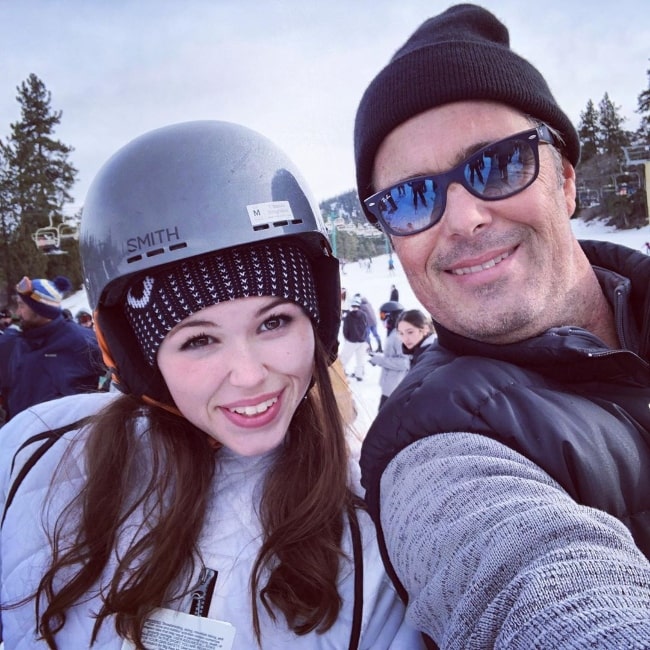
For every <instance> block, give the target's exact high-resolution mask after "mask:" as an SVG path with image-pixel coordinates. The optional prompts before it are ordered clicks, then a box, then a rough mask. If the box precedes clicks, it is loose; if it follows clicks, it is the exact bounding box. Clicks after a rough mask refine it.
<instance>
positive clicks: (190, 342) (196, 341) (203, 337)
mask: <svg viewBox="0 0 650 650" xmlns="http://www.w3.org/2000/svg"><path fill="white" fill-rule="evenodd" d="M213 341H214V338H213V337H211V336H208V335H207V334H199V335H198V336H193V337H192V338H191V339H187V341H185V342H184V343H183V344H182V345H181V350H195V349H196V348H202V347H205V346H206V345H210V343H212V342H213Z"/></svg>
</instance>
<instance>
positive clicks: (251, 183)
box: [0, 121, 422, 650]
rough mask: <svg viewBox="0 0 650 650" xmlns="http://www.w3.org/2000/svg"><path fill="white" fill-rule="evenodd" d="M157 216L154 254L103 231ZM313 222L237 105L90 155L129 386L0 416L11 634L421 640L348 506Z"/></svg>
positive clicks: (351, 642)
mask: <svg viewBox="0 0 650 650" xmlns="http://www.w3.org/2000/svg"><path fill="white" fill-rule="evenodd" d="M188 189H191V192H189V191H188ZM117 206H119V209H117ZM280 207H281V208H282V210H284V217H286V220H285V219H283V220H282V221H283V222H284V224H286V225H282V226H277V225H274V224H275V222H277V220H278V209H279V208H280ZM261 223H265V224H267V225H268V228H266V229H261V228H259V226H260V224H261ZM152 228H157V229H158V231H159V232H162V233H169V235H170V236H169V241H167V242H166V243H165V245H164V247H163V249H162V250H161V249H160V242H158V241H156V242H155V250H156V253H157V254H156V255H147V252H148V251H149V250H154V249H153V248H151V249H149V248H147V247H146V244H145V248H143V249H142V250H141V251H140V255H139V257H138V256H135V255H134V254H133V252H132V251H131V252H128V251H127V249H126V247H125V248H121V247H118V246H109V245H108V244H109V242H112V241H114V238H116V239H115V240H117V241H127V240H129V239H130V238H131V237H136V233H138V232H146V231H147V230H150V229H152ZM325 233H326V230H325V227H324V224H323V222H322V220H321V217H320V213H319V211H318V204H317V203H316V202H315V200H314V199H313V198H312V197H311V194H310V193H309V190H308V188H307V187H306V186H305V185H304V182H303V181H302V180H301V178H300V176H299V175H298V172H297V171H296V170H295V168H294V167H293V165H292V163H291V162H290V161H289V160H288V159H287V158H286V156H285V155H284V154H283V153H282V152H281V151H280V150H279V149H278V148H277V147H276V146H275V145H273V144H272V143H271V142H269V141H268V140H267V139H266V138H264V137H263V136H261V135H260V134H258V133H256V132H254V131H251V130H249V129H247V128H245V127H242V126H239V125H235V124H232V123H226V122H216V121H201V122H189V123H183V124H176V125H172V126H169V127H164V128H161V129H157V130H155V131H151V132H149V133H146V134H144V135H142V136H140V137H139V138H136V139H135V140H134V141H132V142H130V143H129V144H127V145H126V146H125V147H123V148H122V149H120V150H119V151H118V152H117V153H116V154H115V155H114V156H113V157H112V158H111V159H110V160H109V161H108V162H107V163H106V164H105V165H104V166H103V167H102V168H101V169H100V171H99V173H98V175H97V176H96V178H95V179H94V181H93V182H92V184H91V187H90V189H89V191H88V195H87V197H86V202H85V205H84V214H83V218H82V221H81V231H80V248H81V255H82V260H83V264H84V270H85V273H84V277H86V290H87V294H88V299H89V301H90V304H91V305H92V307H93V313H94V314H95V328H96V330H97V331H98V332H99V333H100V334H101V336H100V340H102V341H103V345H104V346H105V347H104V352H105V354H106V358H107V361H108V362H109V363H110V365H111V367H112V370H113V374H114V377H115V384H116V386H117V387H118V388H119V389H120V390H121V391H122V392H121V393H97V394H94V395H76V396H72V397H68V398H63V399H61V400H57V401H53V402H49V403H47V404H43V405H39V406H36V407H33V408H30V409H28V410H26V411H25V412H23V413H22V414H21V415H20V416H19V417H17V418H15V420H14V421H12V422H10V423H9V424H8V425H7V426H5V427H4V429H3V430H2V435H0V494H2V495H3V502H4V503H3V505H4V523H3V526H2V532H1V536H0V542H1V544H0V552H1V560H2V562H1V572H2V582H1V584H2V605H3V611H2V627H3V635H4V640H5V643H6V645H7V647H8V648H27V647H29V648H34V649H36V648H46V647H47V648H55V647H58V648H60V649H63V648H65V649H67V648H81V647H84V648H88V647H91V646H92V647H93V648H100V649H101V650H122V649H124V648H128V649H131V650H132V649H133V648H138V649H139V650H143V649H144V648H145V647H148V648H151V647H154V645H155V646H156V647H158V643H157V641H156V639H157V638H159V632H162V633H163V634H165V636H166V638H169V637H170V636H171V637H172V638H170V639H169V641H168V643H169V645H170V647H171V646H172V645H173V646H174V647H176V646H177V644H178V643H179V642H180V638H181V637H182V638H184V639H188V638H194V637H195V636H196V637H197V638H198V637H200V640H201V644H202V645H203V646H204V647H205V646H207V645H210V647H228V648H231V649H232V650H251V649H253V648H264V649H265V650H274V649H277V650H279V649H285V648H297V649H300V648H306V649H314V650H318V649H322V650H325V649H326V648H358V649H365V650H371V649H373V650H374V649H377V648H379V649H383V648H385V649H394V650H410V649H411V648H416V649H417V648H420V647H422V646H421V640H420V639H421V637H420V635H419V634H418V633H416V632H414V631H413V630H412V629H409V628H408V626H406V625H405V624H404V622H403V615H404V606H403V604H402V603H401V602H400V600H399V598H398V597H397V594H396V592H395V590H394V588H393V586H392V584H391V582H390V580H389V579H388V577H387V576H386V574H385V572H384V570H383V566H382V564H381V558H380V555H379V552H378V547H377V544H376V539H375V531H374V526H373V523H372V521H371V519H370V518H369V516H368V514H367V513H366V512H365V510H364V508H362V507H359V506H360V505H362V504H361V502H360V499H359V497H358V496H357V491H358V490H359V486H358V485H357V483H356V479H355V471H356V470H355V465H354V463H353V462H351V460H350V457H349V450H348V447H347V442H346V432H345V428H344V426H343V422H342V420H341V415H340V413H339V411H338V409H337V404H336V401H335V396H334V392H333V389H332V384H331V380H330V374H329V370H328V368H329V364H330V363H331V362H332V361H333V360H334V358H335V355H336V346H337V336H338V330H339V318H340V293H339V266H338V261H337V260H336V258H334V257H333V256H332V254H331V249H330V246H329V242H328V240H327V238H326V234H325ZM142 239H143V240H144V238H142ZM151 246H152V247H153V246H154V244H153V243H152V244H151ZM75 327H77V326H76V325H75ZM48 431H49V432H52V433H51V438H52V440H51V446H49V449H47V451H46V452H45V453H44V454H43V455H42V456H41V457H40V458H39V459H38V460H37V461H36V462H35V464H32V463H33V458H34V456H33V455H32V454H33V453H34V451H35V452H36V454H38V453H39V452H40V447H39V444H40V443H38V444H33V443H32V444H30V443H29V441H30V440H33V436H34V435H35V434H39V433H41V432H42V434H43V435H42V436H41V437H42V438H45V439H46V440H47V433H48ZM26 442H27V446H26V447H24V445H25V443H26ZM48 444H49V443H48ZM33 447H36V450H34V449H33ZM25 467H27V468H29V467H31V469H29V471H28V472H27V474H26V475H25V476H23V470H24V468H25ZM20 479H22V482H19V483H16V481H19V480H20ZM8 495H9V496H10V499H8ZM25 558H29V561H28V562H26V561H25ZM186 643H187V641H186ZM165 647H167V646H165Z"/></svg>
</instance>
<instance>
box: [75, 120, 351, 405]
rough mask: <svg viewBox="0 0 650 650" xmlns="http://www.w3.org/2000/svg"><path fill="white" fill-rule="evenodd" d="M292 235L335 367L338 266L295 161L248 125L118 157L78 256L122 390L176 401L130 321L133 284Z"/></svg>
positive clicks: (189, 128)
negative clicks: (202, 258)
mask: <svg viewBox="0 0 650 650" xmlns="http://www.w3.org/2000/svg"><path fill="white" fill-rule="evenodd" d="M278 237H282V238H286V237H290V238H291V240H290V241H291V242H292V243H295V244H296V245H298V246H300V247H301V248H302V249H303V250H304V251H305V253H306V254H307V256H308V258H309V259H310V261H311V263H312V271H313V275H314V279H315V283H316V291H317V294H318V302H319V312H320V323H319V326H318V334H319V338H320V339H321V341H322V343H323V345H324V347H325V349H326V350H327V351H328V353H329V355H330V358H331V359H332V360H333V359H334V358H335V356H336V351H337V345H338V343H337V340H338V329H339V320H340V313H339V312H340V281H339V264H338V261H337V260H336V258H334V257H333V255H332V252H331V248H330V244H329V241H328V239H327V236H326V231H325V226H324V223H323V220H322V217H321V215H320V210H319V208H318V204H317V203H316V202H315V200H314V199H313V198H312V196H311V192H310V191H309V190H308V188H307V185H306V184H305V182H304V180H303V179H302V176H301V175H300V173H299V172H298V170H297V169H296V167H295V165H294V164H293V163H292V162H291V161H290V160H289V159H288V157H287V156H286V155H285V154H284V153H283V152H282V151H281V150H280V149H279V148H278V147H277V146H276V145H275V144H273V143H272V142H271V141H270V140H268V139H267V138H265V137H264V136H262V135H260V134H259V133H257V132H255V131H252V130H250V129H248V128H246V127H243V126H240V125H237V124H233V123H229V122H220V121H198V122H186V123H181V124H174V125H171V126H167V127H163V128H160V129H156V130H154V131H150V132H149V133H145V134H144V135H141V136H140V137H138V138H136V139H135V140H133V141H131V142H130V143H128V144H127V145H125V146H124V147H122V148H121V149H120V150H119V151H117V153H115V154H114V155H113V156H112V157H111V158H110V159H109V160H108V161H107V162H106V163H105V164H104V166H103V167H102V168H101V169H100V171H99V172H98V174H97V176H96V177H95V179H94V180H93V182H92V184H91V186H90V188H89V190H88V194H87V197H86V201H85V204H84V208H83V213H82V218H81V228H80V251H81V257H82V264H83V270H84V282H85V286H86V291H87V294H88V300H89V302H90V305H91V307H92V309H93V310H94V316H95V326H96V330H97V333H98V339H99V340H100V343H101V344H102V349H103V350H104V356H105V360H106V362H107V363H108V364H109V365H110V367H111V368H112V369H113V373H114V377H115V381H116V384H117V385H118V387H119V388H121V389H122V390H123V391H125V392H128V393H133V394H135V395H137V396H144V397H147V398H150V399H152V400H154V401H159V402H163V403H170V401H171V398H170V396H169V393H168V391H167V389H166V386H165V384H164V381H163V380H162V377H161V376H160V373H159V372H158V371H157V370H156V371H155V372H152V369H151V367H150V366H148V365H147V364H146V361H145V360H144V357H143V355H142V352H141V351H140V349H139V346H138V345H137V343H136V340H135V336H134V335H133V333H132V330H131V328H130V327H129V325H128V323H127V321H126V318H125V316H124V314H123V309H122V303H123V299H124V295H125V292H126V290H127V288H128V286H129V285H130V284H131V283H132V282H133V281H134V280H135V279H136V278H138V277H141V276H143V275H146V274H147V273H148V272H150V271H151V270H152V269H158V268H160V267H163V266H165V265H168V264H176V263H177V262H179V261H181V260H184V259H187V258H190V257H195V256H199V255H203V254H206V253H210V252H214V251H218V250H223V249H228V248H232V247H236V246H241V245H245V244H253V243H256V242H264V241H268V240H273V239H276V238H278Z"/></svg>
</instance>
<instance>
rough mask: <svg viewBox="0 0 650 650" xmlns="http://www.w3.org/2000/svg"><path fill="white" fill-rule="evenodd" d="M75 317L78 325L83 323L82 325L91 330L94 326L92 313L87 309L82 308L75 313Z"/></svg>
mask: <svg viewBox="0 0 650 650" xmlns="http://www.w3.org/2000/svg"><path fill="white" fill-rule="evenodd" d="M74 319H75V321H76V322H77V324H78V325H81V327H85V328H86V329H90V330H91V329H93V327H94V324H93V317H92V314H90V313H89V312H87V311H86V310H85V309H80V310H79V311H78V312H77V313H76V314H75V316H74Z"/></svg>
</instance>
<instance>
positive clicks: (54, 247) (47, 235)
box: [32, 216, 79, 255]
mask: <svg viewBox="0 0 650 650" xmlns="http://www.w3.org/2000/svg"><path fill="white" fill-rule="evenodd" d="M32 239H33V241H34V243H35V244H36V247H37V248H38V250H39V251H41V253H44V254H45V255H66V254H67V251H64V250H62V249H61V241H62V240H64V239H74V240H78V239H79V224H78V222H77V220H76V219H66V220H65V221H63V222H61V223H60V224H58V225H56V226H55V225H54V224H53V223H52V217H51V216H50V225H49V226H45V227H43V228H38V229H37V230H36V232H35V233H33V234H32Z"/></svg>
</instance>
